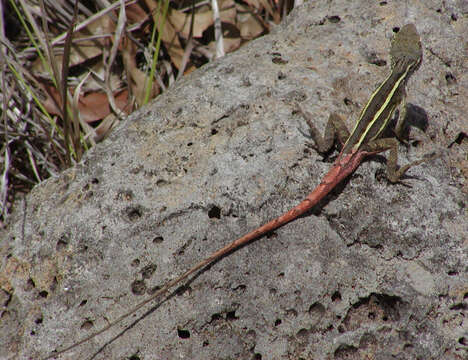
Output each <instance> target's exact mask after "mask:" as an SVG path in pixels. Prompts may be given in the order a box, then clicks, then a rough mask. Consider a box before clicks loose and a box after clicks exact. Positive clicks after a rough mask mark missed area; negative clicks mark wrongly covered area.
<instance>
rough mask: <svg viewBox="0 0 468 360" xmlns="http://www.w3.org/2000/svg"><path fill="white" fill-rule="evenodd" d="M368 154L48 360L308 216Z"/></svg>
mask: <svg viewBox="0 0 468 360" xmlns="http://www.w3.org/2000/svg"><path fill="white" fill-rule="evenodd" d="M365 155H366V153H364V152H361V153H351V154H348V155H345V156H343V157H339V158H338V160H337V162H336V163H335V164H334V165H333V167H332V168H331V169H330V171H328V173H327V174H326V175H325V176H324V177H323V180H322V182H321V183H320V184H319V185H318V186H317V187H316V188H315V189H314V190H313V191H312V192H311V193H310V194H309V195H307V197H306V198H305V199H304V200H303V201H301V203H300V204H298V205H297V206H295V207H293V208H292V209H291V210H289V211H288V212H286V213H284V214H283V215H281V216H279V217H277V218H276V219H273V220H271V221H269V222H267V223H266V224H264V225H262V226H260V227H258V228H257V229H255V230H253V231H251V232H249V233H248V234H245V235H244V236H242V237H240V238H239V239H237V240H235V241H233V242H232V243H230V244H228V245H226V246H224V247H223V248H221V249H219V250H218V251H216V252H214V253H213V254H211V255H210V256H209V257H207V258H206V259H205V260H203V261H201V262H199V263H198V264H196V265H195V266H194V267H192V268H191V269H190V270H187V271H186V272H185V273H183V274H182V275H180V276H179V277H178V278H175V279H173V280H171V281H169V282H168V283H166V285H164V286H163V287H162V288H161V289H159V290H158V291H156V292H155V293H154V294H153V295H151V296H150V297H149V298H148V299H146V300H144V301H142V302H141V303H139V304H138V305H136V306H135V307H134V308H133V309H131V310H129V311H128V312H126V313H125V314H123V315H121V316H120V317H118V318H117V319H116V320H114V321H112V322H111V323H109V324H108V325H107V326H105V327H104V328H102V329H101V330H99V331H97V332H95V333H94V334H91V335H90V336H88V337H86V338H84V339H82V340H80V341H79V342H77V343H75V344H73V345H70V346H68V347H66V348H64V349H62V350H60V351H58V352H54V353H52V354H50V355H49V356H47V357H46V358H44V360H45V359H49V358H51V357H54V356H57V355H59V354H62V353H64V352H66V351H68V350H71V349H73V348H75V347H77V346H79V345H81V344H83V343H85V342H87V341H88V340H91V339H92V338H94V337H96V336H98V335H99V334H102V333H103V332H105V331H106V330H108V329H109V328H111V327H112V326H114V325H115V324H117V323H119V322H120V321H122V320H123V319H125V318H127V317H128V316H130V315H132V314H134V313H135V312H136V311H138V310H139V309H140V308H142V307H143V306H144V305H146V304H148V303H149V302H150V301H152V300H153V299H155V298H157V297H159V296H161V295H163V294H165V293H166V292H167V291H168V290H170V289H171V288H172V287H174V286H175V285H177V284H179V283H180V282H181V281H182V280H184V279H186V278H187V277H189V276H190V275H191V274H193V273H195V272H196V271H198V270H200V269H201V268H203V267H205V266H206V265H208V264H211V263H212V262H214V261H216V260H218V259H220V258H221V257H223V256H224V255H226V254H228V253H230V252H231V251H234V250H236V249H238V248H240V247H241V246H243V245H245V244H247V243H248V242H250V241H252V240H254V239H256V238H258V237H260V236H263V235H265V234H267V233H269V232H270V231H273V230H275V229H277V228H279V227H281V226H283V225H285V224H287V223H288V222H290V221H292V220H294V219H296V218H297V217H299V216H301V215H302V214H304V213H306V212H307V211H309V210H310V209H311V208H312V207H314V206H315V205H316V204H317V203H318V202H319V201H320V200H322V199H323V198H324V197H325V196H326V195H327V194H328V193H329V192H330V191H331V190H333V188H334V187H335V186H336V185H337V184H338V183H340V182H341V181H342V180H343V179H345V178H346V177H347V176H348V175H349V174H351V173H352V172H353V171H354V170H355V169H356V168H357V167H358V166H359V164H360V163H361V161H362V158H363V157H364V156H365Z"/></svg>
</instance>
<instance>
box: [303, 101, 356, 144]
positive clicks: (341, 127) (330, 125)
mask: <svg viewBox="0 0 468 360" xmlns="http://www.w3.org/2000/svg"><path fill="white" fill-rule="evenodd" d="M298 109H299V112H300V114H301V115H302V117H303V118H304V120H305V121H306V123H307V125H308V127H309V136H310V137H311V138H312V140H313V141H314V142H315V149H316V150H317V151H318V152H319V153H325V152H327V151H329V150H330V149H331V147H332V146H333V143H334V142H335V137H338V140H339V141H340V143H341V145H343V144H344V143H345V142H346V140H348V138H349V131H348V129H347V127H346V124H345V123H344V121H343V119H342V118H341V117H340V116H339V115H337V114H335V113H332V114H330V117H329V118H328V121H327V125H326V127H325V133H324V134H323V136H322V135H321V134H320V132H319V131H318V129H317V128H316V127H315V125H314V123H313V122H312V115H311V114H310V113H309V112H306V111H303V110H302V108H301V107H300V106H299V107H298Z"/></svg>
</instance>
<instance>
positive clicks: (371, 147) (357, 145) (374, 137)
mask: <svg viewBox="0 0 468 360" xmlns="http://www.w3.org/2000/svg"><path fill="white" fill-rule="evenodd" d="M390 56H391V60H392V71H391V74H390V75H389V76H388V77H387V78H386V79H385V80H384V82H383V83H382V84H381V85H380V86H379V87H378V88H377V89H376V90H375V91H374V93H373V94H372V96H371V98H370V99H369V101H368V103H367V104H366V106H365V107H364V108H363V110H362V111H361V114H360V117H359V119H358V122H357V124H356V126H355V127H354V129H353V131H352V133H351V134H349V132H348V130H347V129H346V127H345V126H344V124H343V122H342V120H341V118H340V117H339V116H337V115H335V114H332V115H331V116H330V119H329V122H328V124H327V129H326V132H325V136H324V137H323V138H322V137H321V136H319V135H318V132H317V130H316V129H315V126H314V125H313V123H312V122H311V120H310V116H309V115H306V114H305V113H304V112H302V110H300V112H301V113H302V115H303V116H304V117H305V118H306V121H307V123H308V125H309V128H310V135H311V136H312V137H313V138H314V140H315V143H316V147H317V149H318V150H319V151H320V152H324V151H327V150H328V149H330V148H331V146H332V145H333V141H334V138H335V135H337V136H338V138H339V139H340V141H341V143H342V144H344V146H343V149H342V150H341V152H340V154H339V156H338V158H337V159H336V161H335V162H334V164H333V166H332V167H331V169H330V170H329V171H328V173H327V174H326V175H325V176H324V177H323V179H322V181H321V183H320V184H319V185H318V186H317V187H316V188H315V189H314V190H313V191H312V192H311V193H310V194H309V195H307V197H306V198H305V199H304V200H303V201H302V202H301V203H300V204H298V205H297V206H295V207H294V208H292V209H291V210H289V211H288V212H286V213H284V214H283V215H281V216H279V217H277V218H275V219H274V220H271V221H269V222H268V223H266V224H264V225H262V226H260V227H258V228H257V229H255V230H253V231H251V232H249V233H247V234H246V235H244V236H242V237H240V238H238V239H237V240H235V241H233V242H231V243H230V244H228V245H226V246H224V247H223V248H221V249H219V250H218V251H216V252H214V253H213V254H211V255H210V256H209V257H207V258H206V259H204V260H203V261H201V262H199V263H198V264H196V265H195V266H193V267H192V268H191V269H189V270H187V271H186V272H185V273H183V274H182V275H180V276H179V277H177V278H175V279H173V280H171V281H169V282H168V283H166V284H165V285H164V286H163V287H162V288H161V289H159V290H158V291H156V292H155V293H154V294H152V295H151V296H150V297H149V298H148V299H146V300H144V301H142V302H141V303H139V304H138V305H136V306H135V307H134V308H132V309H131V310H129V311H128V312H126V313H125V314H123V315H121V316H120V317H119V318H117V319H116V320H114V321H112V322H111V323H109V324H108V325H107V326H106V327H104V328H103V329H101V330H99V331H98V332H96V333H93V334H92V335H90V336H88V337H86V338H84V339H82V340H80V341H79V342H77V343H75V344H73V345H71V346H68V347H66V348H64V349H62V350H60V351H58V352H54V353H51V354H50V355H49V356H48V357H46V359H49V358H51V357H54V356H57V355H59V354H61V353H64V352H66V351H68V350H70V349H72V348H75V347H76V346H79V345H81V344H83V343H84V342H86V341H88V340H90V339H92V338H94V337H95V336H97V335H99V334H101V333H103V332H104V331H106V330H107V329H109V328H110V327H112V326H114V325H115V324H117V323H119V322H120V321H122V320H123V319H125V318H126V317H128V316H130V315H132V314H133V313H135V312H136V311H137V310H139V309H140V308H142V307H143V306H145V305H146V304H148V303H149V302H151V301H152V300H154V299H155V298H157V297H159V296H161V295H163V294H165V293H166V292H168V291H169V290H170V289H171V288H173V287H174V286H176V285H178V284H179V283H181V282H182V281H183V280H185V279H186V278H188V277H189V276H190V275H192V274H193V273H195V272H197V271H198V270H200V269H202V268H204V267H205V266H207V265H209V264H212V263H213V262H215V261H216V260H218V259H220V258H222V257H223V256H225V255H226V254H228V253H230V252H232V251H234V250H236V249H238V248H240V247H241V246H243V245H245V244H247V243H249V242H250V241H252V240H254V239H257V238H259V237H261V236H263V235H265V234H267V233H269V232H271V231H273V230H275V229H277V228H279V227H281V226H283V225H285V224H287V223H289V222H290V221H292V220H294V219H296V218H298V217H299V216H300V215H302V214H304V213H306V212H308V211H309V210H310V209H311V208H313V207H314V206H315V205H316V204H317V203H319V202H320V200H322V199H323V198H324V197H325V196H326V195H327V194H328V193H330V191H332V190H333V189H334V188H335V187H336V185H337V184H339V183H340V182H341V181H343V180H344V179H345V178H346V177H348V176H349V175H350V174H351V173H352V172H353V171H354V170H355V169H356V168H357V167H358V166H359V165H360V163H361V162H362V160H363V159H364V158H365V157H367V156H369V155H374V154H377V153H380V152H382V151H385V150H390V156H389V158H388V162H387V177H388V179H389V180H390V181H391V182H398V180H399V179H400V177H401V176H402V175H403V174H404V173H405V172H406V171H407V170H408V169H409V168H410V167H411V166H414V165H417V164H419V163H421V162H423V161H427V160H429V159H423V160H419V161H415V162H412V163H410V164H407V165H405V166H403V167H401V168H400V169H398V170H397V141H396V139H394V138H381V135H382V132H383V130H384V129H385V127H386V125H387V124H388V123H389V121H390V120H391V118H392V115H393V114H394V112H395V109H396V107H397V106H398V105H400V104H401V102H402V101H403V100H404V99H403V98H404V95H405V92H404V88H405V85H406V81H407V80H408V78H409V77H410V75H411V74H412V73H413V72H414V71H415V70H416V69H417V68H418V67H419V64H420V62H421V60H422V49H421V43H420V40H419V35H418V33H417V31H416V28H415V26H414V25H412V24H409V25H405V26H404V27H403V28H401V30H400V32H399V33H397V34H396V35H395V38H394V40H393V42H392V47H391V51H390ZM403 117H404V116H403V115H402V113H400V119H399V122H398V124H397V126H396V130H397V132H399V130H400V129H401V124H400V121H402V120H403Z"/></svg>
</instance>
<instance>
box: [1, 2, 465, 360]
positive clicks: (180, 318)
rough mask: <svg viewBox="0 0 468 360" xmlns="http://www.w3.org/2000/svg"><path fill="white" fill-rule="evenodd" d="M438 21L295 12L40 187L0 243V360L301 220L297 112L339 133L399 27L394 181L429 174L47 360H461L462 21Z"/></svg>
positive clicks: (52, 340)
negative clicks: (411, 33) (403, 94)
mask: <svg viewBox="0 0 468 360" xmlns="http://www.w3.org/2000/svg"><path fill="white" fill-rule="evenodd" d="M448 3H449V5H447V4H445V3H444V4H445V5H440V2H438V1H424V2H422V1H401V2H385V1H381V2H375V1H374V2H366V1H347V0H342V1H334V2H329V1H325V0H322V1H314V2H308V3H307V4H306V5H305V6H303V7H300V8H298V9H296V10H295V11H294V12H293V13H292V14H291V16H289V18H288V19H287V20H286V21H285V22H284V24H282V25H280V26H278V27H277V28H276V29H275V31H274V32H273V33H272V34H271V35H269V36H265V37H263V38H261V39H258V40H256V41H253V42H252V43H251V44H249V45H247V46H245V47H243V48H242V49H241V50H239V51H238V52H236V53H234V54H230V55H229V56H226V57H225V58H223V59H221V60H219V61H216V62H213V63H210V64H208V65H207V66H204V67H203V68H202V69H200V70H199V71H196V72H194V73H193V74H192V75H190V76H187V77H186V78H184V79H183V80H182V81H180V82H179V83H178V84H177V85H176V86H174V87H173V88H172V89H170V90H169V91H167V92H166V93H165V94H163V95H162V96H161V97H159V98H158V99H157V100H156V101H154V102H153V103H152V104H151V106H148V107H146V108H144V109H142V110H141V111H138V112H137V113H135V114H133V115H132V116H130V117H129V118H128V120H126V121H125V122H124V123H123V124H122V125H121V126H120V127H119V128H118V129H117V130H116V131H114V132H113V134H112V135H111V136H110V138H109V139H107V140H106V141H104V142H103V143H101V144H99V145H98V146H96V147H95V148H94V149H92V150H91V151H90V152H89V153H88V154H87V156H86V158H85V160H84V161H83V162H82V163H80V164H79V165H77V166H75V167H74V168H72V169H69V170H67V171H65V172H63V173H62V174H61V175H60V177H58V178H54V179H49V180H47V181H45V182H44V183H43V184H41V185H40V186H37V187H36V188H35V189H34V190H33V191H32V192H31V193H30V194H29V195H28V196H27V197H26V198H25V199H24V201H23V203H22V204H21V205H18V206H17V210H16V212H15V214H13V216H12V220H11V223H10V224H9V228H8V232H3V234H2V236H3V239H2V241H1V242H0V259H1V263H0V266H1V267H0V301H1V304H2V313H1V317H0V349H1V351H0V357H1V358H2V359H38V358H40V357H43V356H46V355H48V354H49V353H50V352H52V351H53V350H54V349H60V348H63V347H64V346H66V345H70V344H72V343H74V342H76V341H78V340H80V339H82V338H83V337H86V336H87V335H89V334H90V333H92V332H94V331H96V330H97V329H100V328H102V327H103V326H105V325H106V324H107V323H108V322H109V321H112V320H113V319H116V318H117V317H118V316H120V315H121V314H122V313H124V312H125V311H126V310H128V309H130V308H131V307H132V306H134V305H135V304H136V303H138V302H139V301H141V300H142V299H144V298H146V297H148V296H149V294H150V293H152V291H153V290H154V288H155V287H157V286H161V285H163V284H164V283H165V282H166V281H167V280H169V279H172V278H174V277H175V276H176V275H177V274H180V273H182V272H183V271H185V270H186V269H188V268H189V267H191V266H192V265H194V264H195V263H197V262H198V261H200V260H201V259H203V258H205V257H206V256H207V255H209V254H210V253H211V252H213V251H215V250H217V249H218V248H220V247H222V246H223V245H225V244H227V243H229V242H231V241H232V240H234V239H236V238H237V237H239V236H240V235H243V234H244V233H246V232H247V231H249V230H251V229H254V228H256V227H257V226H259V225H261V224H263V223H264V222H265V221H267V220H269V219H272V218H274V217H276V216H278V215H280V214H281V213H283V212H284V211H286V210H288V209H289V208H291V207H292V206H294V205H295V204H296V203H298V202H299V201H300V200H301V199H302V198H303V197H304V196H306V195H307V193H308V192H310V191H311V190H312V189H313V188H314V186H316V185H317V184H318V183H319V182H320V178H321V176H322V175H324V174H325V172H326V171H327V169H328V168H329V166H330V164H331V163H330V160H329V159H323V157H322V156H320V155H318V154H317V153H316V152H315V151H314V150H312V149H311V148H310V147H309V146H307V141H308V140H307V139H306V138H305V137H304V136H303V134H302V133H301V131H300V130H301V129H304V128H305V124H304V121H303V119H301V118H300V117H299V115H297V114H296V113H295V112H294V109H295V103H296V102H301V104H302V106H303V107H304V108H305V109H306V110H308V111H309V112H311V113H312V115H313V116H314V119H315V121H316V123H317V126H319V127H322V128H323V126H324V124H325V121H326V120H327V118H328V114H329V113H330V112H338V113H340V114H342V115H343V116H344V117H345V118H347V123H348V125H349V127H351V126H352V125H353V123H354V122H355V120H356V118H357V116H358V113H359V110H360V107H361V106H362V105H363V104H364V103H365V102H366V100H367V98H368V97H369V95H370V94H371V92H372V91H373V89H374V88H375V87H376V86H377V84H379V82H381V81H382V80H383V79H384V78H385V76H386V75H387V74H388V71H389V65H388V64H389V58H388V49H389V41H390V39H391V37H392V35H393V28H395V27H400V26H402V25H404V24H405V23H410V22H412V23H415V24H416V26H417V28H418V31H419V32H420V34H421V37H422V41H423V49H424V61H423V64H422V66H421V68H420V69H419V71H418V72H417V73H416V74H415V75H414V76H413V77H412V79H411V81H410V82H409V84H408V102H409V103H410V105H411V106H410V110H411V114H412V117H411V118H412V119H414V122H415V124H416V125H419V127H420V128H422V129H424V132H422V131H420V132H417V131H414V130H412V132H411V134H412V135H415V136H416V135H417V136H420V137H421V141H420V142H418V143H417V144H413V145H414V146H410V147H409V148H405V147H404V146H403V147H402V148H401V152H400V163H405V162H407V161H411V160H414V159H417V158H420V157H421V156H423V155H424V154H427V153H429V152H433V151H437V152H439V153H441V154H442V156H441V158H439V159H437V160H434V161H432V162H430V163H425V164H422V165H420V166H417V167H414V168H412V169H411V170H410V171H409V173H408V175H409V178H407V179H406V180H405V184H397V185H390V184H388V183H387V182H386V181H384V180H382V179H381V178H380V176H378V174H379V172H380V169H381V168H382V167H383V164H382V161H380V162H379V161H375V160H376V159H377V160H379V159H382V158H379V157H377V158H376V159H374V160H373V161H367V162H365V163H364V164H363V165H362V166H361V167H360V168H359V169H358V170H357V171H356V172H355V174H354V175H353V176H351V178H350V180H349V181H347V182H346V184H343V185H342V186H340V187H339V188H338V189H337V190H336V191H335V192H334V193H333V194H332V195H330V196H329V197H328V198H327V199H326V201H324V202H323V203H322V204H321V205H322V206H320V207H318V208H316V211H314V212H312V213H311V214H309V215H308V216H303V217H301V218H300V219H298V220H296V221H294V222H293V223H291V224H288V225H287V226H284V227H283V228H281V229H279V230H277V231H275V232H274V233H273V234H271V235H270V236H266V237H263V238H261V239H259V240H257V241H254V242H252V243H251V244H249V245H248V246H245V247H243V248H242V249H240V250H238V251H235V252H234V253H232V254H230V255H229V256H227V257H225V258H224V259H222V260H221V261H218V262H217V263H215V264H214V265H212V266H210V267H209V268H208V269H206V270H204V271H201V272H200V273H199V274H197V275H196V276H195V277H194V278H192V279H191V280H190V281H188V282H186V283H184V287H183V288H182V289H180V290H179V291H174V292H173V293H172V294H171V295H170V296H169V297H168V298H164V299H162V301H159V302H154V303H153V304H152V305H151V306H148V307H147V308H145V309H144V310H141V311H139V312H138V314H137V315H136V316H134V317H132V318H130V319H127V320H126V321H124V322H123V323H121V324H119V325H118V326H116V327H114V328H112V329H110V330H109V331H108V332H106V333H104V334H102V335H101V336H99V337H97V338H94V339H93V340H91V341H90V342H88V343H86V344H84V345H82V346H80V347H78V348H75V349H73V350H72V351H70V352H68V353H66V354H64V355H62V356H61V358H62V359H91V358H93V359H176V358H177V359H179V358H180V359H182V358H185V359H263V360H264V359H362V358H368V359H417V358H419V359H466V358H467V356H468V326H467V308H468V276H467V272H468V271H467V270H468V252H467V243H468V242H467V233H468V231H467V230H468V223H467V216H466V200H467V197H466V183H465V179H464V177H463V172H465V173H466V147H467V143H466V140H465V141H464V138H463V136H464V135H463V134H466V133H467V121H466V114H467V113H468V102H467V99H468V96H467V95H468V91H467V89H468V75H467V72H466V68H467V56H466V48H467V40H466V39H467V38H466V33H467V31H468V26H467V22H468V18H467V17H466V14H463V13H462V11H465V10H463V4H462V3H463V1H462V2H454V1H452V2H448ZM413 131H414V132H413ZM463 161H465V162H463ZM464 187H465V188H464Z"/></svg>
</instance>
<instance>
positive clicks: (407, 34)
mask: <svg viewBox="0 0 468 360" xmlns="http://www.w3.org/2000/svg"><path fill="white" fill-rule="evenodd" d="M390 59H391V65H392V68H394V67H395V66H401V68H404V69H406V68H408V67H409V73H413V72H414V71H415V70H416V69H417V68H418V67H419V65H420V64H421V61H422V46H421V40H420V38H419V34H418V31H417V30H416V26H414V24H407V25H405V26H403V27H402V28H401V29H400V31H399V32H398V33H396V34H395V37H394V38H393V41H392V46H391V48H390Z"/></svg>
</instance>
